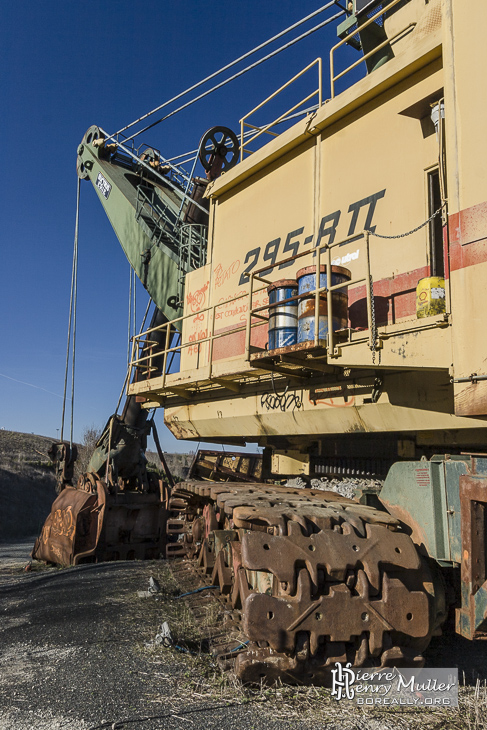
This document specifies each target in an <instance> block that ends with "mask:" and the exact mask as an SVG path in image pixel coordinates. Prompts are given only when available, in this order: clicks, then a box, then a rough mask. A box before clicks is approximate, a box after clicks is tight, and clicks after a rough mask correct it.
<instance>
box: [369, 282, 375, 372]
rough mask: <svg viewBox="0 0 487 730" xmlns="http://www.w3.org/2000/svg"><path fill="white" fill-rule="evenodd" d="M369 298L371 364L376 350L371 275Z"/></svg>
mask: <svg viewBox="0 0 487 730" xmlns="http://www.w3.org/2000/svg"><path fill="white" fill-rule="evenodd" d="M370 299H371V302H370V303H371V307H370V319H371V322H370V335H371V338H372V344H371V345H370V349H371V350H372V364H373V365H375V352H376V349H377V348H376V340H377V325H376V323H375V300H374V282H373V280H372V276H371V277H370Z"/></svg>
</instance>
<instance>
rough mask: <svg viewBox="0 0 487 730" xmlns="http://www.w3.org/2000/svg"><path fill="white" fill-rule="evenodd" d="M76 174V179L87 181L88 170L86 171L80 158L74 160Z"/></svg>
mask: <svg viewBox="0 0 487 730" xmlns="http://www.w3.org/2000/svg"><path fill="white" fill-rule="evenodd" d="M76 172H77V173H78V177H79V178H81V180H87V178H88V177H89V175H88V170H87V169H86V167H85V164H84V162H83V160H82V158H81V157H78V158H77V160H76Z"/></svg>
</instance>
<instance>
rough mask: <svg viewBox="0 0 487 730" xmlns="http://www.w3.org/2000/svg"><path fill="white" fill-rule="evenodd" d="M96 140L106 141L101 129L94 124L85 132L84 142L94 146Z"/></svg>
mask: <svg viewBox="0 0 487 730" xmlns="http://www.w3.org/2000/svg"><path fill="white" fill-rule="evenodd" d="M95 139H105V135H104V134H102V133H101V131H100V127H97V126H96V124H92V125H91V127H89V129H87V131H86V132H85V136H84V137H83V142H84V143H85V144H93V142H94V141H95Z"/></svg>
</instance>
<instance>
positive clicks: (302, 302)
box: [296, 264, 350, 342]
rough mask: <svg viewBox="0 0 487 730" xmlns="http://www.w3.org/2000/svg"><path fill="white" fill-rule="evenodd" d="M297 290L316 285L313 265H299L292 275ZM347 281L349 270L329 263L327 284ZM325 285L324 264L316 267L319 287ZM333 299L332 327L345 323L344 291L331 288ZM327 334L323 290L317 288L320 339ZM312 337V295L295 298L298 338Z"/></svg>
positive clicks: (325, 294)
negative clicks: (296, 283)
mask: <svg viewBox="0 0 487 730" xmlns="http://www.w3.org/2000/svg"><path fill="white" fill-rule="evenodd" d="M296 278H297V280H298V293H299V294H300V295H302V294H306V293H307V292H313V290H314V289H316V284H315V282H316V266H307V267H306V268H304V269H300V270H299V271H298V273H297V275H296ZM344 281H350V271H349V270H348V269H345V268H343V267H342V266H332V267H331V286H335V285H336V284H341V283H342V282H344ZM321 286H327V282H326V266H325V265H324V264H323V265H322V266H321V267H320V287H321ZM332 303H333V308H332V309H333V311H332V314H333V320H332V325H333V331H334V332H335V331H336V330H339V329H343V328H345V327H348V294H347V290H346V288H345V289H337V290H336V291H334V292H332ZM327 334H328V301H327V292H321V294H320V303H319V333H318V337H319V339H320V340H325V339H326V336H327ZM314 337H315V295H314V293H311V294H310V296H309V297H306V296H305V297H303V298H300V299H299V305H298V342H307V341H308V340H314Z"/></svg>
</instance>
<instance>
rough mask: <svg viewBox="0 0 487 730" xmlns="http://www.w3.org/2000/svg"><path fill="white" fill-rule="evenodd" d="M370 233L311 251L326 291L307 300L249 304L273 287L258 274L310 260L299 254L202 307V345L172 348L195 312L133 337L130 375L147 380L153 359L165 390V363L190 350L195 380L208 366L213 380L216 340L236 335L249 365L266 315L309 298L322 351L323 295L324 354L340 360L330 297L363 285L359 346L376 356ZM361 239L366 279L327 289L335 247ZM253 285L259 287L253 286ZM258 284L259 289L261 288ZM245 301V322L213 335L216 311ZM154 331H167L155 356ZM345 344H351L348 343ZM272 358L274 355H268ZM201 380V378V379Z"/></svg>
mask: <svg viewBox="0 0 487 730" xmlns="http://www.w3.org/2000/svg"><path fill="white" fill-rule="evenodd" d="M369 236H370V234H369V232H368V231H363V232H362V233H359V234H354V235H353V236H349V237H347V238H344V239H341V240H339V241H336V242H334V243H332V244H322V245H320V246H317V247H316V248H315V249H313V252H314V253H315V260H316V271H320V269H321V263H322V260H323V258H322V257H323V254H325V256H326V261H325V266H326V274H327V276H326V284H325V285H324V286H317V287H316V288H315V289H314V290H310V291H308V292H306V294H301V295H297V296H295V297H291V298H290V299H286V300H283V301H279V302H277V304H276V305H272V304H264V305H260V306H256V307H252V302H253V301H254V298H255V297H257V295H258V294H260V293H261V292H263V291H267V287H268V286H269V285H270V284H272V283H273V282H272V281H271V280H270V279H267V278H265V277H263V276H261V274H262V273H263V272H267V271H269V270H272V269H275V268H276V267H279V266H281V265H282V264H289V263H292V262H293V261H297V260H298V259H300V258H302V257H303V256H307V257H308V258H309V257H310V256H312V253H313V252H311V251H302V252H301V253H299V254H296V255H295V256H290V257H288V258H285V259H282V260H276V262H275V263H274V264H272V265H271V266H269V264H267V265H266V267H265V268H262V269H259V270H257V271H256V272H252V273H249V274H248V279H249V284H250V286H249V291H248V292H244V293H242V294H238V295H236V296H235V297H232V298H231V299H228V300H226V301H224V302H219V303H217V304H214V305H211V306H208V307H204V308H202V309H199V310H198V312H197V315H198V317H199V319H200V320H201V321H203V322H205V325H204V326H205V328H206V332H207V334H206V335H205V336H204V337H201V339H197V340H194V339H191V340H190V339H189V338H188V340H187V341H182V338H181V341H180V342H179V343H178V344H177V345H174V346H173V347H171V346H170V342H171V337H172V336H173V334H174V333H175V332H176V331H178V330H181V331H183V325H184V323H185V322H189V320H194V317H195V312H189V313H188V314H184V315H182V316H180V317H177V318H176V319H173V320H171V321H170V322H166V323H165V324H162V325H160V326H159V327H156V328H153V329H148V330H146V331H145V332H141V333H140V334H139V335H137V336H136V337H135V338H134V341H133V349H132V360H131V367H132V368H134V369H137V370H139V372H144V373H145V374H146V375H147V377H150V373H151V372H154V371H155V369H156V367H155V365H154V364H153V363H154V360H155V358H157V359H158V366H157V369H158V370H161V371H162V375H161V377H162V382H160V383H158V388H161V389H164V388H165V387H166V384H167V377H168V375H169V374H170V373H168V372H167V370H168V360H169V358H170V357H171V358H173V357H174V356H175V355H176V354H179V355H182V353H183V351H184V350H187V349H189V348H195V347H196V348H197V359H196V360H197V361H196V363H195V364H194V365H192V368H191V370H193V371H194V372H195V379H198V373H197V371H198V369H201V368H202V367H204V366H207V368H208V369H207V371H206V372H205V380H211V379H212V377H213V365H214V358H213V352H214V343H215V341H216V340H218V339H221V338H224V337H228V336H230V335H233V334H237V333H239V332H245V355H244V357H245V361H246V362H249V361H250V357H251V354H252V353H253V352H255V347H254V346H253V345H252V331H253V330H255V329H256V328H258V327H262V326H265V324H266V323H267V322H268V319H269V314H268V312H269V310H270V309H272V307H273V306H282V305H283V304H286V303H289V302H291V301H299V300H300V299H303V298H307V299H309V298H310V296H313V295H314V298H315V303H314V333H315V334H314V346H315V347H319V346H320V347H322V346H323V344H322V342H321V341H320V336H319V329H320V327H319V322H320V319H322V317H321V318H320V314H319V308H320V300H321V297H322V296H323V294H325V293H326V295H327V320H328V334H327V336H326V343H325V348H326V352H327V355H328V357H336V355H337V354H338V353H337V352H335V342H336V339H335V333H334V330H333V296H330V295H332V294H333V292H334V291H338V290H341V291H343V290H344V289H346V288H348V287H350V286H356V285H358V284H363V283H365V289H366V298H367V322H368V334H367V333H364V337H362V338H361V341H362V342H363V341H364V339H365V340H368V344H369V347H370V349H371V350H374V349H375V347H376V345H377V341H376V340H377V332H376V327H375V311H374V301H373V283H372V277H371V273H370V253H369ZM361 238H363V239H364V241H365V261H366V263H365V268H366V272H365V275H364V276H361V277H356V278H354V279H351V280H349V281H344V282H341V283H339V284H334V285H333V284H331V281H332V266H333V264H332V250H333V249H335V248H336V247H337V246H343V245H345V244H347V243H351V242H355V241H357V240H359V239H361ZM256 282H258V283H257V284H256ZM319 283H320V280H319V279H318V284H319ZM259 284H260V285H261V286H259ZM241 300H244V301H246V303H247V307H246V319H245V322H238V323H236V324H235V325H234V326H229V327H225V329H224V330H220V331H217V332H215V325H216V321H217V313H218V310H219V309H222V308H225V307H228V305H230V304H232V303H233V302H237V301H241ZM156 330H159V331H165V333H166V335H165V346H164V349H162V350H161V349H159V350H154V349H153V348H152V347H151V346H150V343H151V340H150V335H151V334H152V333H153V332H155V331H156ZM205 344H208V352H207V353H205V355H204V358H203V359H204V362H203V363H200V353H201V352H202V351H203V350H202V348H203V346H204V345H205ZM348 344H353V343H352V342H350V343H348ZM340 346H343V343H342V342H340ZM269 352H272V351H269ZM160 358H163V362H162V367H161V365H160V362H161V361H160ZM200 378H201V375H200Z"/></svg>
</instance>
